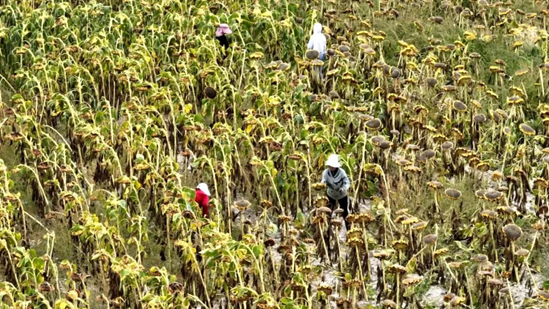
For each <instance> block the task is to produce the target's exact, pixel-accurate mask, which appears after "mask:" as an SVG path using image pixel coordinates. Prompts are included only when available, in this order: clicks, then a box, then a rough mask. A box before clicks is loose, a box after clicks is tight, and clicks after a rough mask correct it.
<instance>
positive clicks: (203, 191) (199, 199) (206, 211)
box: [194, 182, 210, 218]
mask: <svg viewBox="0 0 549 309" xmlns="http://www.w3.org/2000/svg"><path fill="white" fill-rule="evenodd" d="M209 197H210V190H209V189H208V185H207V184H205V183H203V182H202V183H199V184H198V186H196V190H195V198H194V201H195V202H196V203H197V204H198V206H200V208H201V209H202V214H203V215H204V217H206V218H209V216H210V208H209V206H208V202H209V201H210V198H209Z"/></svg>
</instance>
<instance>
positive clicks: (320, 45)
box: [307, 23, 326, 80]
mask: <svg viewBox="0 0 549 309" xmlns="http://www.w3.org/2000/svg"><path fill="white" fill-rule="evenodd" d="M307 48H308V49H313V50H316V51H318V54H319V56H318V59H320V60H322V61H324V60H325V59H326V36H325V35H324V34H323V33H322V24H320V23H316V24H315V25H314V26H313V35H311V38H310V39H309V43H307ZM318 70H319V72H318V73H319V74H320V80H323V79H324V76H323V74H322V67H319V68H318Z"/></svg>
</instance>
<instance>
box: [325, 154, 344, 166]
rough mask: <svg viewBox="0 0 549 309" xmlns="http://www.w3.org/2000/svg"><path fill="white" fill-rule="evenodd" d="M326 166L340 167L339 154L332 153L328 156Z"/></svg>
mask: <svg viewBox="0 0 549 309" xmlns="http://www.w3.org/2000/svg"><path fill="white" fill-rule="evenodd" d="M326 165H327V166H331V167H341V163H339V156H338V155H336V154H332V155H330V156H329V157H328V161H326Z"/></svg>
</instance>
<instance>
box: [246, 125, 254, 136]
mask: <svg viewBox="0 0 549 309" xmlns="http://www.w3.org/2000/svg"><path fill="white" fill-rule="evenodd" d="M253 129H254V127H253V126H252V125H251V124H249V125H247V126H246V133H248V134H250V132H252V130H253Z"/></svg>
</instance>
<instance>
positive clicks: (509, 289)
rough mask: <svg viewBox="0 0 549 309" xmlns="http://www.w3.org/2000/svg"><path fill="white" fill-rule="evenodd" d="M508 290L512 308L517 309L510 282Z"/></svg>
mask: <svg viewBox="0 0 549 309" xmlns="http://www.w3.org/2000/svg"><path fill="white" fill-rule="evenodd" d="M507 289H508V291H509V293H508V295H509V299H510V300H511V301H510V303H511V308H512V309H515V300H514V299H513V293H511V284H509V280H507Z"/></svg>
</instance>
